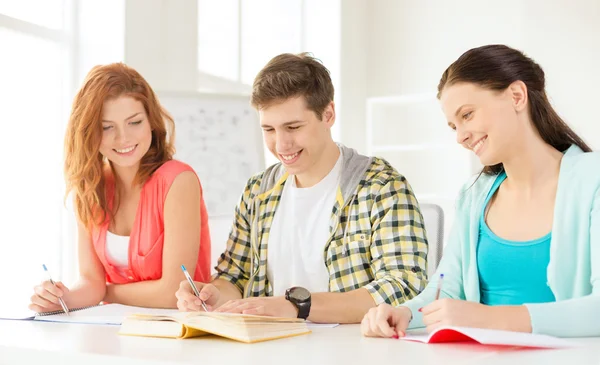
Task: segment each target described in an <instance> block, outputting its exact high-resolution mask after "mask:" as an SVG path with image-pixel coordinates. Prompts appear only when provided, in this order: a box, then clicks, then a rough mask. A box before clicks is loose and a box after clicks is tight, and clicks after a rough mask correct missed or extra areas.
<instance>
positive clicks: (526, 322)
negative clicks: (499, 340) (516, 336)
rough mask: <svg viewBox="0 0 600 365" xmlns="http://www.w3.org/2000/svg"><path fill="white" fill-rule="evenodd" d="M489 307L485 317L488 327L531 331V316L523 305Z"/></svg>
mask: <svg viewBox="0 0 600 365" xmlns="http://www.w3.org/2000/svg"><path fill="white" fill-rule="evenodd" d="M489 308H490V316H489V317H488V318H486V321H488V325H487V326H486V327H488V328H490V329H497V330H504V331H513V332H527V333H531V317H530V316H529V311H528V310H527V307H525V306H524V305H518V306H512V305H511V306H508V305H502V306H493V307H489Z"/></svg>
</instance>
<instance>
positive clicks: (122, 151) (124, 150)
mask: <svg viewBox="0 0 600 365" xmlns="http://www.w3.org/2000/svg"><path fill="white" fill-rule="evenodd" d="M136 147H137V144H136V145H133V146H131V147H127V148H123V149H122V150H118V149H116V148H115V149H114V150H115V151H116V152H117V153H129V152H131V151H133V150H134V149H135V148H136Z"/></svg>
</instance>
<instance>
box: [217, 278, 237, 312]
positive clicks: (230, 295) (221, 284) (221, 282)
mask: <svg viewBox="0 0 600 365" xmlns="http://www.w3.org/2000/svg"><path fill="white" fill-rule="evenodd" d="M211 284H213V285H214V286H216V287H217V288H218V289H219V293H220V296H219V301H218V302H217V305H216V306H215V308H218V307H220V306H222V305H223V304H225V303H227V302H228V301H230V300H235V299H242V293H240V290H239V289H238V287H237V286H235V285H234V284H232V283H230V282H229V281H227V280H225V279H215V280H213V281H212V283H211Z"/></svg>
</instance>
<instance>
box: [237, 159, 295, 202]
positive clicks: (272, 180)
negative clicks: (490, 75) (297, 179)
mask: <svg viewBox="0 0 600 365" xmlns="http://www.w3.org/2000/svg"><path fill="white" fill-rule="evenodd" d="M284 176H287V173H286V171H285V168H284V167H283V165H282V164H281V163H276V164H274V165H271V166H269V167H267V169H266V170H264V171H261V172H259V173H257V174H254V175H252V176H251V177H250V178H249V179H248V180H247V181H246V187H245V189H244V197H245V198H247V199H253V198H254V197H256V196H258V195H261V194H264V193H268V192H269V191H270V190H271V189H273V188H274V187H275V185H276V184H277V183H278V182H279V181H280V180H281V179H282V177H284Z"/></svg>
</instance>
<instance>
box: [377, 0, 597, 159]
mask: <svg viewBox="0 0 600 365" xmlns="http://www.w3.org/2000/svg"><path fill="white" fill-rule="evenodd" d="M367 16H368V24H369V36H368V38H369V42H368V45H369V47H368V51H367V52H366V53H367V54H368V62H367V78H368V80H369V82H368V92H367V93H368V96H381V95H395V94H410V93H419V92H426V91H432V90H435V88H436V87H437V83H438V81H439V78H440V76H441V74H442V72H443V71H444V70H445V68H446V67H447V66H448V65H449V64H450V63H451V62H452V61H453V60H455V59H456V58H457V57H458V56H460V54H462V53H463V52H464V51H466V50H467V49H469V48H472V47H476V46H480V45H484V44H491V43H504V44H507V45H509V46H512V47H516V48H518V49H521V50H522V51H524V52H525V53H527V54H528V55H529V56H531V57H533V58H534V60H536V61H537V62H538V63H540V64H541V66H542V67H543V68H544V70H545V71H546V74H547V86H548V92H549V94H550V96H551V97H552V100H553V102H554V103H555V106H556V107H557V109H558V111H559V113H560V114H561V115H563V116H564V117H565V119H567V121H568V122H569V123H570V124H571V125H572V126H573V127H574V128H575V129H576V130H577V131H578V132H580V133H581V134H582V136H583V137H584V138H586V139H587V140H588V141H589V142H590V143H591V144H592V145H594V146H596V147H597V148H598V147H600V123H597V122H596V123H595V122H594V119H595V118H596V116H595V114H596V113H595V105H594V104H595V100H596V99H597V96H598V94H599V93H598V91H597V87H596V86H597V85H599V84H600V69H599V68H598V67H597V64H598V60H600V39H599V38H598V37H599V34H600V2H598V1H596V0H584V1H576V2H572V1H567V0H560V1H556V0H554V1H545V0H530V1H519V0H505V1H502V2H490V1H478V0H460V1H452V2H446V1H428V2H421V1H419V2H417V1H408V0H403V1H397V0H379V1H374V2H371V3H370V11H369V12H368V15H367Z"/></svg>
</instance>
